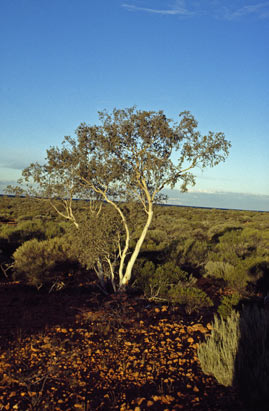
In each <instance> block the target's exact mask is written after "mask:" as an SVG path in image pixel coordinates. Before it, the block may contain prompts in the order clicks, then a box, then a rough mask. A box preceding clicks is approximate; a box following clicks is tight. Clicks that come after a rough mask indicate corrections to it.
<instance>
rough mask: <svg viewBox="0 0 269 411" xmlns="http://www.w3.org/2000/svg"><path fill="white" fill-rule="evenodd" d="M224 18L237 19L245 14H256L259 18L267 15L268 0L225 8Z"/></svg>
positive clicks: (268, 12)
mask: <svg viewBox="0 0 269 411" xmlns="http://www.w3.org/2000/svg"><path fill="white" fill-rule="evenodd" d="M225 14H226V18H227V19H229V20H234V19H239V18H241V17H245V16H251V15H252V16H256V17H259V18H266V17H269V2H268V1H266V2H263V3H258V4H252V5H245V6H243V7H240V8H237V9H236V10H232V9H228V8H226V13H225Z"/></svg>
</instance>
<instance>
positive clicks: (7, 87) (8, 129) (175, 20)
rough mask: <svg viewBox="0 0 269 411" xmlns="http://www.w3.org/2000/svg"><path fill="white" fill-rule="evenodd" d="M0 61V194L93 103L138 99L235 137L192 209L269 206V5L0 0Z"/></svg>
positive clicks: (200, 185)
mask: <svg viewBox="0 0 269 411" xmlns="http://www.w3.org/2000/svg"><path fill="white" fill-rule="evenodd" d="M0 59H1V64H0V124H1V127H0V147H1V150H0V188H1V190H2V189H3V187H4V186H6V185H7V184H13V183H14V182H15V181H16V180H17V179H18V178H19V177H20V174H21V171H22V170H23V168H25V167H26V166H28V165H29V164H30V163H31V162H35V161H38V162H41V163H42V161H44V158H45V155H46V149H48V148H49V147H50V146H54V145H56V146H57V145H60V144H61V142H62V140H63V137H64V136H66V135H72V136H74V133H75V130H76V128H77V127H78V126H79V124H80V123H81V122H86V123H88V124H96V123H98V114H97V113H98V111H100V110H103V109H107V110H108V111H111V110H112V109H113V108H114V107H116V108H126V107H131V106H133V105H136V106H137V108H138V109H141V110H143V109H145V110H160V109H161V110H164V112H165V114H166V115H167V116H168V117H170V118H172V119H174V120H175V121H176V120H177V119H178V114H179V113H180V112H182V111H184V110H189V111H191V113H192V114H193V115H194V116H195V118H196V119H197V120H198V123H199V130H200V131H201V133H207V132H208V131H209V130H211V131H215V132H218V131H222V132H223V133H224V134H225V136H226V138H227V139H228V140H229V141H231V143H232V148H231V150H230V155H229V157H228V159H227V160H226V162H225V163H221V164H220V165H218V166H217V167H215V168H212V169H206V170H204V171H203V172H201V170H199V169H198V170H195V175H196V177H197V183H196V186H195V187H193V188H192V189H191V192H190V193H189V194H184V197H183V198H184V199H185V200H184V201H185V202H187V203H188V204H187V205H197V202H198V205H200V206H212V207H216V206H219V205H216V204H219V203H220V205H221V204H225V205H226V206H225V208H241V209H256V210H264V211H269V179H268V176H269V161H268V160H269V122H268V119H269V69H268V68H269V1H259V0H258V1H253V0H252V1H251V0H221V1H219V0H186V1H184V0H171V1H169V0H47V1H45V2H44V1H41V0H0ZM176 188H177V187H176ZM172 197H173V198H178V204H180V203H182V201H181V200H180V198H181V197H180V193H179V192H178V191H175V196H171V198H172ZM194 198H196V200H195V201H194ZM214 198H215V200H216V199H218V200H216V201H217V202H216V201H215V202H214ZM222 199H223V200H222ZM171 201H172V200H171ZM173 201H175V200H173ZM184 201H183V203H184ZM193 201H194V202H195V204H194V203H193Z"/></svg>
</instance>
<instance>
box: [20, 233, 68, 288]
mask: <svg viewBox="0 0 269 411" xmlns="http://www.w3.org/2000/svg"><path fill="white" fill-rule="evenodd" d="M13 257H14V270H15V273H14V277H15V279H18V280H21V281H24V282H26V283H27V284H29V285H33V286H35V287H37V288H40V287H41V286H42V285H43V284H53V283H55V282H57V281H63V280H65V277H66V275H67V267H68V265H69V264H71V263H72V262H73V261H74V258H73V256H72V254H71V252H70V246H69V244H68V243H67V242H66V241H65V239H64V238H53V239H50V240H44V241H38V240H37V239H32V240H30V241H26V242H25V243H24V244H23V245H21V246H20V247H19V248H18V249H17V250H16V251H15V253H14V254H13ZM64 266H66V268H65V270H63V267H64Z"/></svg>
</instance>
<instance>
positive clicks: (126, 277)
mask: <svg viewBox="0 0 269 411" xmlns="http://www.w3.org/2000/svg"><path fill="white" fill-rule="evenodd" d="M147 214H148V218H147V221H146V224H145V226H144V228H143V231H142V233H141V235H140V237H139V239H138V241H137V243H136V246H135V249H134V251H133V253H132V255H131V258H130V260H129V262H128V264H127V267H126V270H125V273H124V276H123V278H122V280H121V281H120V284H119V288H120V289H121V288H125V287H126V286H127V284H128V283H129V281H130V279H131V276H132V270H133V266H134V263H135V262H136V259H137V257H138V254H139V252H140V249H141V247H142V244H143V242H144V240H145V237H146V234H147V232H148V229H149V226H150V224H151V221H152V216H153V210H152V203H150V204H149V210H148V213H147Z"/></svg>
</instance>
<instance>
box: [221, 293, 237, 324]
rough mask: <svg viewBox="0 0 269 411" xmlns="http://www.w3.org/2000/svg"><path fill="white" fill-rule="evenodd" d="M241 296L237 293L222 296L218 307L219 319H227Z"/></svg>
mask: <svg viewBox="0 0 269 411" xmlns="http://www.w3.org/2000/svg"><path fill="white" fill-rule="evenodd" d="M240 299H241V295H240V294H239V293H237V292H235V293H233V294H229V295H224V296H223V297H222V299H221V301H220V305H219V306H218V313H219V315H220V316H221V317H223V318H225V319H226V318H227V317H229V315H231V313H232V311H233V308H234V307H235V306H236V305H237V304H238V303H239V301H240Z"/></svg>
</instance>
